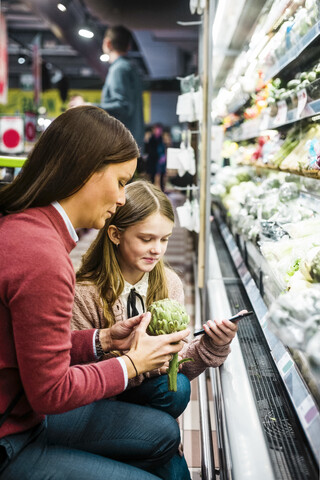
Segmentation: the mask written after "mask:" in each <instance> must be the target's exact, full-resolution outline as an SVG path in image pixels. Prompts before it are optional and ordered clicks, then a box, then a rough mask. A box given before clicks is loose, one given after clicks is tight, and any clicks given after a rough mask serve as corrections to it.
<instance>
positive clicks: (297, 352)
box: [200, 0, 320, 480]
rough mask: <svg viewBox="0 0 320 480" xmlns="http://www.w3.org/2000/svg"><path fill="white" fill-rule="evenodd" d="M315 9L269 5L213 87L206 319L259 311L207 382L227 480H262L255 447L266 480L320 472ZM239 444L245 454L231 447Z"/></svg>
mask: <svg viewBox="0 0 320 480" xmlns="http://www.w3.org/2000/svg"><path fill="white" fill-rule="evenodd" d="M246 3H247V2H246ZM319 7H320V3H319V2H318V1H317V0H295V1H289V0H280V1H278V2H272V1H266V2H265V3H264V5H263V7H262V9H261V14H260V16H259V17H258V18H257V21H256V24H255V26H254V28H253V29H252V32H251V33H250V38H248V39H247V43H246V44H245V45H244V46H243V48H242V50H241V51H240V53H239V54H238V56H237V58H236V59H235V61H234V62H233V63H232V62H231V61H230V62H229V64H230V69H229V73H228V74H227V76H226V79H225V82H224V83H223V84H222V86H220V87H219V88H217V87H216V85H215V84H214V82H213V89H214V95H213V99H212V107H211V119H210V120H209V122H208V125H205V127H206V129H207V131H209V132H211V140H212V142H214V141H215V138H216V135H217V131H218V130H217V129H218V128H220V129H221V130H223V133H224V141H223V146H222V149H221V155H220V158H219V155H217V152H216V151H211V152H209V154H211V156H210V159H209V164H210V165H209V167H208V168H210V171H211V176H210V185H209V188H208V189H209V190H210V192H209V193H208V196H209V198H210V205H211V212H210V213H211V217H212V224H211V232H210V234H209V236H208V237H207V239H206V241H207V243H208V246H207V249H208V254H207V259H208V264H209V275H208V281H207V292H208V304H209V314H210V315H211V316H212V315H222V314H224V312H227V313H231V314H234V313H235V312H236V311H237V309H241V308H247V309H253V310H254V312H255V318H253V319H251V320H249V319H244V320H241V322H239V330H238V336H237V338H238V341H239V345H238V344H237V342H235V345H232V347H233V348H232V355H231V356H230V357H229V358H228V359H227V361H226V362H225V364H224V365H223V367H222V368H221V372H220V374H219V375H218V374H216V372H212V375H211V381H212V383H213V385H214V387H213V395H214V396H215V398H217V402H218V407H217V411H216V421H217V424H218V425H219V429H221V431H220V432H218V437H219V441H218V443H219V445H221V451H222V450H223V451H224V453H221V455H220V456H219V460H220V461H221V465H222V466H221V470H222V472H221V471H220V478H222V479H231V478H236V479H237V480H238V479H241V478H254V479H255V478H257V477H256V476H255V475H256V473H252V476H250V475H249V476H248V477H245V475H244V474H243V472H242V466H243V462H244V461H245V463H246V465H250V468H248V469H247V472H248V471H249V470H250V471H251V472H258V471H259V467H256V463H255V457H258V455H259V454H258V452H257V449H256V448H255V445H254V444H253V443H252V438H251V437H252V436H253V437H254V436H256V441H257V444H259V447H258V449H259V452H260V453H261V452H264V453H263V454H262V453H261V454H262V457H263V458H260V461H261V465H263V467H262V466H261V470H260V473H262V472H264V474H263V475H264V476H263V475H262V476H263V478H272V479H276V480H280V479H283V480H291V479H292V480H295V479H297V480H298V479H299V480H300V479H302V478H304V479H312V480H313V479H316V478H317V477H318V473H319V451H320V436H319V432H320V415H319V407H320V356H319V352H320V301H319V293H320V47H319V37H320V8H319ZM218 10H219V9H218ZM239 30H240V28H239V25H238V26H237V27H236V29H235V31H236V32H238V31H239ZM233 42H235V40H234V38H233ZM213 48H214V47H213ZM212 68H214V64H213V67H212ZM217 77H219V75H218V74H217V73H215V74H214V78H217ZM210 122H211V123H210ZM203 132H204V133H205V129H203ZM201 141H202V143H205V139H204V138H202V139H201ZM213 145H214V147H215V145H216V144H214V143H213ZM214 147H212V148H214ZM200 174H201V173H200ZM200 180H202V181H203V177H202V179H200ZM212 258H214V259H215V260H214V261H213V260H212ZM222 312H223V313H222ZM243 366H244V369H243V368H242V367H243ZM238 377H240V380H239V379H238ZM247 382H248V383H249V385H250V389H251V393H248V391H247V388H246V385H247ZM241 385H243V390H242V389H241ZM252 399H253V403H254V404H255V408H256V413H257V417H258V418H255V414H254V413H253V410H254V407H253V405H252ZM243 403H244V404H245V405H246V407H243V406H242V405H243ZM246 411H247V412H248V411H250V416H251V417H252V418H255V420H253V421H252V422H250V425H249V424H248V425H247V426H246V429H248V431H250V433H248V432H246V434H244V433H243V428H244V427H243V425H242V423H241V421H240V420H239V418H238V417H239V416H240V417H241V418H243V416H244V415H245V414H246V413H245V412H246ZM235 412H236V413H235ZM254 424H255V427H254ZM255 428H256V430H257V433H256V434H254V433H253V431H254V429H255ZM219 429H218V430H219ZM251 429H252V431H251ZM260 434H262V438H263V437H264V440H263V439H261V436H260ZM242 435H243V440H244V439H245V440H244V442H245V443H246V445H247V448H245V447H244V446H243V445H242V444H241V445H239V441H238V442H236V441H235V438H237V439H239V438H241V437H242ZM240 443H241V442H240ZM248 450H251V451H252V454H249V453H248ZM225 452H226V453H225ZM244 459H245V460H244ZM268 460H269V461H270V463H268ZM256 468H257V470H255V469H256ZM270 469H271V471H270Z"/></svg>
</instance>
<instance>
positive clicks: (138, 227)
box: [117, 212, 173, 285]
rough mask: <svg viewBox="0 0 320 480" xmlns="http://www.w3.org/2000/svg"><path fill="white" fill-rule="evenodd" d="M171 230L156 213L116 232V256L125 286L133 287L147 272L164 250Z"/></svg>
mask: <svg viewBox="0 0 320 480" xmlns="http://www.w3.org/2000/svg"><path fill="white" fill-rule="evenodd" d="M172 229H173V222H172V221H171V220H169V219H168V218H167V217H165V216H163V215H162V214H161V213H159V212H157V213H153V214H152V215H149V217H147V218H146V219H145V220H143V221H142V222H139V223H136V224H135V225H132V226H131V227H128V228H127V229H126V230H125V231H124V232H120V238H119V240H120V243H119V245H118V248H117V256H118V261H119V265H120V268H121V271H122V274H123V276H124V278H125V279H126V280H127V282H129V283H131V284H132V285H133V284H135V283H136V282H138V281H139V280H140V279H141V278H142V276H143V274H144V273H146V272H151V270H152V269H153V268H154V267H155V265H156V264H157V262H159V260H160V259H161V258H162V257H163V256H164V254H165V252H166V250H167V246H168V239H169V237H170V235H171V234H172Z"/></svg>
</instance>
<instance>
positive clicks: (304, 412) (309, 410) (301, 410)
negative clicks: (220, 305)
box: [297, 395, 319, 428]
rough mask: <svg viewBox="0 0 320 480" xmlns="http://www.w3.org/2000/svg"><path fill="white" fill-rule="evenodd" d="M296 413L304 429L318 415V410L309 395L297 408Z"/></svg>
mask: <svg viewBox="0 0 320 480" xmlns="http://www.w3.org/2000/svg"><path fill="white" fill-rule="evenodd" d="M297 412H298V414H299V418H300V420H301V423H302V424H303V426H304V427H305V428H306V427H308V426H309V425H310V423H311V422H313V420H314V419H315V418H316V417H317V416H318V415H319V412H318V409H317V407H316V406H315V404H314V401H313V400H312V397H311V395H308V396H307V397H306V398H305V399H304V400H303V401H302V402H301V403H300V405H299V406H298V407H297Z"/></svg>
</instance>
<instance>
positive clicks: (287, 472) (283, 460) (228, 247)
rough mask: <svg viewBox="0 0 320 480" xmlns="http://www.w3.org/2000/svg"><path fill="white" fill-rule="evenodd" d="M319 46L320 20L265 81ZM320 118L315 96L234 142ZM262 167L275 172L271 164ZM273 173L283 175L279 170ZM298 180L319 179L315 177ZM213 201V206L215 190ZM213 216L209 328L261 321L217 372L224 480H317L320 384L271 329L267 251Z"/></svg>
mask: <svg viewBox="0 0 320 480" xmlns="http://www.w3.org/2000/svg"><path fill="white" fill-rule="evenodd" d="M207 3H210V2H207ZM267 3H269V4H270V3H271V2H266V4H267ZM282 3H283V2H282ZM238 28H240V26H239V25H238ZM211 34H212V25H211V29H210V28H209V29H208V33H207V38H204V39H203V41H204V42H205V41H207V42H210V41H211ZM319 37H320V19H319V21H318V22H317V23H316V24H315V25H313V27H312V28H311V29H310V30H309V31H308V32H307V34H306V35H304V36H303V38H301V39H300V40H299V41H298V42H296V43H295V45H294V46H293V47H292V48H291V49H290V50H287V51H286V53H285V55H284V57H283V58H281V59H280V60H279V61H278V62H276V63H275V64H274V65H273V66H272V67H270V68H269V69H266V73H265V80H269V79H271V78H274V77H275V76H277V75H279V74H282V73H283V72H286V73H287V74H288V71H289V70H290V68H292V66H293V65H294V66H295V67H296V66H297V65H298V64H299V59H301V60H302V61H303V60H304V58H305V53H306V52H307V51H308V48H309V47H310V46H311V45H313V46H314V45H315V44H316V43H317V42H318V39H319ZM252 60H254V59H252ZM213 67H214V65H213ZM287 76H288V75H287ZM318 81H320V80H316V82H318ZM248 100H249V97H248V95H242V98H239V99H238V100H237V99H235V100H234V102H233V103H232V104H230V105H229V110H228V111H229V112H235V111H236V110H238V109H240V108H242V107H243V106H244V105H245V104H246V102H248ZM278 107H281V104H280V105H278ZM319 114H320V100H319V99H312V98H310V97H308V98H307V100H306V103H305V104H304V105H303V108H301V104H300V105H299V106H298V107H297V108H291V109H289V108H288V105H286V106H285V115H282V116H281V115H280V116H279V115H276V116H273V117H272V116H271V115H270V111H268V110H267V111H266V112H265V115H261V117H260V118H256V119H254V120H251V121H246V122H244V123H242V124H240V125H238V126H234V127H232V128H230V129H229V131H228V132H227V138H228V139H230V140H233V141H240V140H250V139H253V138H256V137H258V136H260V135H261V134H262V132H264V131H265V130H267V129H268V130H269V129H278V128H286V127H287V126H290V125H291V124H293V123H295V122H301V121H306V120H308V119H311V118H312V119H313V120H316V117H317V116H318V115H319ZM205 120H208V119H205ZM201 129H202V133H201V134H200V137H201V141H200V144H203V143H204V142H207V140H208V135H209V136H210V132H211V124H210V119H209V120H208V121H207V123H206V125H205V128H203V125H201ZM201 129H200V130H201ZM207 160H208V159H207ZM209 162H210V159H209ZM256 167H257V168H259V169H264V168H266V169H267V168H270V167H269V166H268V165H257V166H256ZM272 170H273V171H274V172H277V169H276V168H274V169H272ZM279 171H280V170H279ZM290 173H296V174H297V175H305V176H310V177H313V178H314V179H316V178H317V177H318V175H317V172H313V171H310V172H308V171H297V172H292V171H290ZM319 178H320V175H319ZM200 181H201V178H200ZM315 181H319V187H320V180H315ZM319 190H320V189H319ZM206 194H207V196H208V197H210V193H209V191H207V193H206ZM300 198H301V201H302V202H304V204H305V206H307V205H308V206H309V207H310V205H313V206H314V209H315V211H317V212H319V210H320V207H319V204H320V202H319V195H318V194H317V193H316V194H314V193H311V192H308V191H307V190H305V191H302V192H301V193H300ZM211 214H212V215H213V218H214V222H213V224H212V226H211V229H210V231H209V233H208V232H207V233H206V236H205V243H206V247H205V248H206V255H205V256H204V258H205V259H206V271H207V276H206V288H205V297H206V300H207V302H206V303H207V306H206V307H204V308H203V311H202V315H203V317H204V320H205V319H206V318H226V317H227V316H228V315H232V314H234V313H236V312H237V311H239V310H240V309H242V308H246V309H248V310H249V309H253V310H254V312H255V316H254V318H253V319H252V318H246V319H243V320H241V322H240V323H239V330H238V335H237V337H236V339H235V340H234V341H233V342H232V346H231V348H232V354H231V355H229V357H228V359H227V360H226V362H225V363H224V365H223V366H222V367H220V369H218V370H217V369H210V371H209V377H210V380H211V387H212V395H213V397H214V400H215V416H216V424H217V434H218V449H219V463H220V470H219V478H220V480H231V479H235V480H242V479H251V480H256V479H257V478H263V479H264V480H268V479H270V480H300V479H306V480H316V479H317V478H318V475H319V466H320V464H319V462H320V459H319V453H320V414H319V403H320V402H319V398H320V394H319V391H318V385H317V379H316V381H314V382H313V376H312V372H310V378H309V379H306V378H305V377H304V376H302V373H301V370H300V366H299V363H298V360H299V352H292V351H291V350H289V349H288V348H286V346H285V345H283V343H282V342H281V341H280V340H279V338H278V337H277V336H276V334H274V333H273V332H272V331H271V330H270V329H269V328H268V324H267V321H266V316H267V313H268V309H269V307H270V304H271V302H272V300H273V299H274V298H276V297H277V295H279V293H280V291H279V289H278V286H277V284H276V282H275V281H274V279H273V278H272V274H271V272H270V270H268V265H267V262H266V260H265V259H264V258H263V257H262V255H261V253H260V251H259V249H258V248H257V246H256V245H255V244H254V243H252V242H248V241H247V240H246V239H245V238H242V237H240V236H239V235H237V233H236V232H235V231H234V230H233V228H232V224H231V223H230V222H229V220H228V216H227V212H225V211H224V209H223V208H221V206H220V205H219V204H217V203H213V204H212V211H211ZM310 379H311V381H310V382H308V380H310ZM203 478H204V479H205V480H208V479H214V478H216V477H215V472H214V471H213V470H212V471H211V472H209V473H208V471H207V469H206V468H204V469H203Z"/></svg>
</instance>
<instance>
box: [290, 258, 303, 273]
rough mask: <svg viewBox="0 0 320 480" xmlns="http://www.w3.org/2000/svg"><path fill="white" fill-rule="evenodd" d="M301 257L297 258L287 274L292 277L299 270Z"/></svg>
mask: <svg viewBox="0 0 320 480" xmlns="http://www.w3.org/2000/svg"><path fill="white" fill-rule="evenodd" d="M300 262H301V258H297V260H296V261H295V262H294V264H293V265H291V267H290V268H289V269H288V271H287V276H288V277H292V276H293V275H294V274H295V273H296V272H297V271H298V270H299V266H300Z"/></svg>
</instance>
